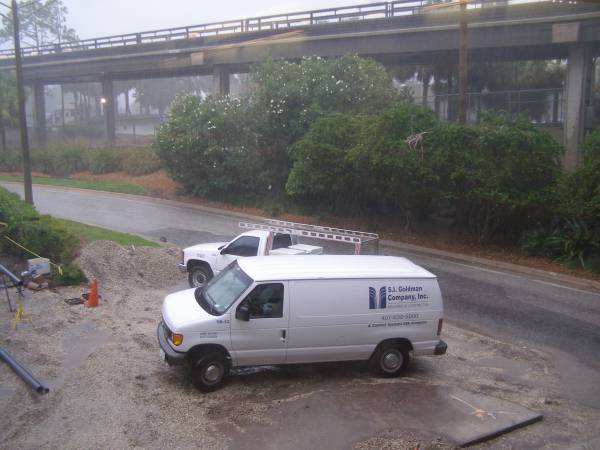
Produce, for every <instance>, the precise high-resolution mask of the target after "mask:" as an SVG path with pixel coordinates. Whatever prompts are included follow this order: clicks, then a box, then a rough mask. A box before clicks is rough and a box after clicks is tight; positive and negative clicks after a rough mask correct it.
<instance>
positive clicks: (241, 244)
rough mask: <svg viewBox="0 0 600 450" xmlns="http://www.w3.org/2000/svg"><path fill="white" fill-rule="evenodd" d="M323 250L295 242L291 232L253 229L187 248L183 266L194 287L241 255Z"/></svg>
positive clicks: (310, 252) (299, 252) (184, 252)
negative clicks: (229, 238) (231, 237)
mask: <svg viewBox="0 0 600 450" xmlns="http://www.w3.org/2000/svg"><path fill="white" fill-rule="evenodd" d="M294 238H295V236H294ZM322 253H323V247H317V246H314V245H305V244H299V243H297V242H296V243H295V242H294V239H293V237H292V235H290V234H288V233H273V232H271V231H266V230H252V231H247V232H245V233H242V234H240V235H239V236H237V237H235V238H234V239H233V240H231V241H230V242H213V243H207V244H198V245H194V246H192V247H187V248H184V249H183V251H182V261H181V263H180V264H179V266H180V267H181V268H182V269H183V270H185V271H187V273H188V281H189V283H190V287H203V286H204V285H205V284H206V283H207V282H208V281H209V280H210V279H211V278H212V277H214V276H215V275H217V274H218V273H219V272H220V271H221V270H223V269H224V268H225V267H227V266H228V265H229V264H230V263H232V262H233V261H235V260H236V259H238V258H240V257H247V256H265V255H300V254H304V255H307V254H311V255H318V254H322Z"/></svg>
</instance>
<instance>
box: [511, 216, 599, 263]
mask: <svg viewBox="0 0 600 450" xmlns="http://www.w3.org/2000/svg"><path fill="white" fill-rule="evenodd" d="M521 248H522V250H523V253H525V254H526V255H534V256H543V257H546V258H551V259H554V260H556V261H558V262H561V263H564V264H567V265H569V266H572V267H579V268H583V269H586V270H591V271H595V272H600V265H598V263H599V262H600V227H598V226H597V225H594V224H593V223H589V222H585V221H583V220H579V219H565V220H562V221H560V223H558V224H556V225H554V226H552V227H550V228H549V229H544V228H540V229H537V230H533V231H529V232H527V233H525V234H524V236H523V240H522V246H521Z"/></svg>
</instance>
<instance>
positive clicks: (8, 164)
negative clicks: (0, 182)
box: [0, 150, 23, 172]
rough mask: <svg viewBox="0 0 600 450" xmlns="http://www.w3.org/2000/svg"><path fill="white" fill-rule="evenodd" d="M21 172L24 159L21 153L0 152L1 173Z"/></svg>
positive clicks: (12, 151)
mask: <svg viewBox="0 0 600 450" xmlns="http://www.w3.org/2000/svg"><path fill="white" fill-rule="evenodd" d="M21 170H23V158H22V156H21V152H20V151H17V150H7V151H5V152H2V151H0V171H3V172H19V171H21Z"/></svg>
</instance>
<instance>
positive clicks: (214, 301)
mask: <svg viewBox="0 0 600 450" xmlns="http://www.w3.org/2000/svg"><path fill="white" fill-rule="evenodd" d="M252 281H253V280H252V278H250V277H249V276H248V275H246V273H245V272H244V271H243V270H242V269H240V267H239V266H238V264H237V262H233V263H232V264H230V265H229V266H227V267H226V268H225V269H224V270H223V271H222V272H221V273H220V274H219V275H217V276H216V277H215V278H213V279H212V280H210V281H209V282H208V284H207V285H206V286H205V287H204V288H197V289H196V291H195V292H194V296H195V297H196V301H197V302H198V304H199V305H200V306H201V307H202V308H203V309H204V310H205V311H206V312H207V313H209V314H212V315H213V316H220V315H221V314H223V313H224V312H225V311H227V310H228V309H229V307H230V306H231V304H232V303H233V302H234V301H235V300H237V299H238V298H239V296H240V295H241V293H242V292H244V291H245V290H246V289H248V287H249V286H250V285H251V284H252Z"/></svg>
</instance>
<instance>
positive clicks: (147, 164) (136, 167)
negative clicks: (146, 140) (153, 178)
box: [121, 147, 161, 176]
mask: <svg viewBox="0 0 600 450" xmlns="http://www.w3.org/2000/svg"><path fill="white" fill-rule="evenodd" d="M121 154H122V161H123V170H124V171H125V172H126V173H127V174H129V175H133V176H137V175H147V174H149V173H154V172H156V171H158V170H160V169H161V163H160V159H159V158H158V156H157V155H156V152H155V151H154V150H153V149H152V148H146V147H142V148H128V149H123V150H122V151H121Z"/></svg>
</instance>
